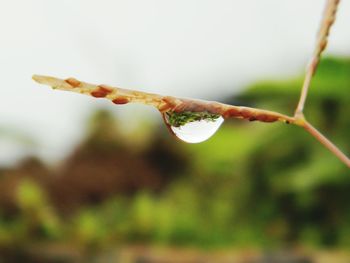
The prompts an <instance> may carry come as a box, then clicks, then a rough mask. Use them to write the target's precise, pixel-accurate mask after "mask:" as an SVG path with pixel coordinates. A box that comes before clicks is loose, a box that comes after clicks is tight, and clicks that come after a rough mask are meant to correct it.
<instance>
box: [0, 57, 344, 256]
mask: <svg viewBox="0 0 350 263" xmlns="http://www.w3.org/2000/svg"><path fill="white" fill-rule="evenodd" d="M301 82H302V78H301V77H300V78H296V79H290V80H280V81H266V82H259V83H256V84H255V85H253V86H251V87H249V88H248V89H247V90H245V91H244V92H242V93H241V94H239V95H237V96H235V97H234V98H228V99H227V102H229V103H233V104H238V105H241V104H242V105H248V106H256V107H261V108H266V109H271V110H277V111H281V112H285V113H291V112H292V111H293V108H294V106H295V105H296V102H297V99H298V96H299V91H300V85H301ZM349 90H350V60H349V59H347V58H328V59H325V60H323V61H322V64H321V66H320V68H319V71H318V73H317V75H316V78H315V80H314V82H313V84H312V88H311V93H310V98H309V101H308V103H307V106H306V115H307V116H310V117H309V119H310V121H311V122H312V123H314V124H315V126H316V127H318V128H319V129H320V130H321V131H323V132H324V133H325V134H326V135H327V136H329V137H330V138H332V140H334V141H335V143H336V144H337V145H339V146H340V148H342V149H343V150H344V151H345V152H346V153H349V152H350V148H349V147H350V143H349V134H350V119H349V118H348V113H349V112H350V97H349ZM144 122H145V120H142V123H144ZM120 125H123V123H122V122H121V121H120V120H118V119H116V117H115V116H114V115H113V114H111V113H110V112H109V111H108V110H104V109H101V110H99V111H97V112H95V113H94V114H92V116H91V118H90V121H89V123H88V124H87V128H86V129H87V132H86V136H85V138H84V139H83V140H82V142H81V144H80V145H79V146H78V147H77V148H76V149H75V150H74V151H73V152H72V154H71V155H70V156H67V158H66V159H65V161H64V162H62V163H61V164H60V165H58V166H56V167H51V166H48V165H46V164H45V163H43V162H42V161H41V160H40V159H38V158H36V157H34V156H29V157H26V158H25V159H23V160H22V161H21V162H20V163H18V164H17V165H16V166H14V167H11V168H9V167H3V168H0V262H86V261H91V262H322V263H323V262H350V255H349V253H348V252H347V251H348V248H349V246H350V203H349V200H350V177H349V174H350V173H349V170H348V169H347V168H346V167H345V166H344V165H343V164H342V163H340V162H339V161H338V159H336V158H335V157H334V156H332V155H331V154H330V153H329V152H328V151H327V150H325V149H324V148H323V147H322V146H321V145H319V144H318V143H317V142H316V141H315V140H314V139H313V138H312V137H310V136H309V135H308V134H306V133H305V132H304V131H303V130H301V129H299V128H298V127H293V126H288V125H286V124H262V123H249V122H245V121H234V120H233V121H228V122H226V123H225V124H224V125H223V127H222V128H221V129H220V130H219V131H218V133H217V134H216V135H215V136H214V137H213V138H211V139H210V140H208V141H207V142H204V143H201V144H197V145H187V144H184V143H180V142H179V141H177V140H174V139H173V138H172V137H171V135H169V134H168V133H167V131H166V128H165V127H164V126H163V125H162V124H149V125H146V126H143V127H137V131H135V132H130V134H129V138H127V137H125V136H126V135H125V134H124V135H122V134H121V132H120V128H119V127H120ZM146 129H147V131H146ZM150 130H151V131H152V132H150ZM140 134H141V135H140ZM142 134H148V135H147V136H143V135H142ZM1 136H2V134H1V133H0V137H1Z"/></svg>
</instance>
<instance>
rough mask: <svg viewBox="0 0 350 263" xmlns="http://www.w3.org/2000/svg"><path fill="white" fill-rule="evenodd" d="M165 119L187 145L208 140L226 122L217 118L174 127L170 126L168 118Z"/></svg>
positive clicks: (219, 117) (172, 130)
mask: <svg viewBox="0 0 350 263" xmlns="http://www.w3.org/2000/svg"><path fill="white" fill-rule="evenodd" d="M164 119H165V123H166V125H167V126H168V128H169V129H170V130H171V132H172V133H173V134H174V135H175V136H176V137H178V138H179V139H180V140H182V141H184V142H187V143H200V142H203V141H206V140H208V139H209V138H210V137H211V136H213V135H214V134H215V132H216V131H217V130H218V129H219V128H220V126H221V124H222V123H223V122H224V119H223V118H222V117H221V116H217V117H215V118H211V119H200V120H194V121H190V122H187V123H185V124H184V125H181V126H174V125H170V123H169V117H168V116H164Z"/></svg>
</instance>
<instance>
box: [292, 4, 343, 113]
mask: <svg viewBox="0 0 350 263" xmlns="http://www.w3.org/2000/svg"><path fill="white" fill-rule="evenodd" d="M339 2H340V0H327V4H326V8H325V10H324V14H323V17H322V20H321V24H320V29H319V32H318V36H317V40H316V45H315V48H314V52H313V55H312V58H311V60H310V63H309V65H308V67H307V69H306V75H305V79H304V83H303V87H302V90H301V95H300V99H299V102H298V106H297V108H296V110H295V115H294V116H295V117H300V116H302V113H303V110H304V105H305V101H306V97H307V94H308V91H309V87H310V83H311V79H312V76H313V75H314V74H315V72H316V69H317V65H318V63H319V61H320V57H321V54H322V52H323V50H324V49H325V48H326V46H327V42H328V35H329V30H330V28H331V26H332V25H333V23H334V21H335V15H336V12H337V7H338V4H339Z"/></svg>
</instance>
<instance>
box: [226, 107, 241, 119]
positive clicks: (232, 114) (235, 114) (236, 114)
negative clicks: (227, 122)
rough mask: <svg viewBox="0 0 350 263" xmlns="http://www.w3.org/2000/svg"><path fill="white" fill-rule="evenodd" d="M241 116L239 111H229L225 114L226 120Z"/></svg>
mask: <svg viewBox="0 0 350 263" xmlns="http://www.w3.org/2000/svg"><path fill="white" fill-rule="evenodd" d="M240 116H241V112H240V111H239V110H238V109H228V110H226V111H225V112H224V114H223V117H224V118H231V117H240Z"/></svg>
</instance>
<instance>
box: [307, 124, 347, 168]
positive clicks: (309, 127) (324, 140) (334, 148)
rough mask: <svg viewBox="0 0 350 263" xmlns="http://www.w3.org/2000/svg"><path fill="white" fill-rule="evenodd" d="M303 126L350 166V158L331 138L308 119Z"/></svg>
mask: <svg viewBox="0 0 350 263" xmlns="http://www.w3.org/2000/svg"><path fill="white" fill-rule="evenodd" d="M302 127H303V128H304V129H305V130H307V131H308V132H309V133H310V134H311V135H312V136H314V137H315V138H316V139H317V140H318V141H319V142H320V143H322V144H323V145H324V146H325V147H326V148H327V149H329V150H330V151H331V152H332V153H333V154H334V155H335V156H337V157H338V158H339V159H340V160H341V161H342V162H343V163H345V164H346V165H347V166H348V167H349V168H350V159H349V158H348V157H347V156H346V155H345V154H344V153H343V152H342V151H341V150H339V149H338V147H337V146H335V145H334V144H333V143H332V142H331V141H330V140H328V139H327V138H326V137H325V136H324V135H322V134H321V133H320V132H319V131H318V130H317V129H316V128H315V127H313V126H312V125H311V124H310V123H309V122H307V121H306V120H305V121H304V124H303V125H302Z"/></svg>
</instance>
